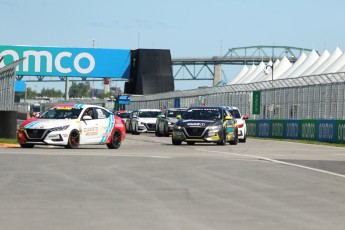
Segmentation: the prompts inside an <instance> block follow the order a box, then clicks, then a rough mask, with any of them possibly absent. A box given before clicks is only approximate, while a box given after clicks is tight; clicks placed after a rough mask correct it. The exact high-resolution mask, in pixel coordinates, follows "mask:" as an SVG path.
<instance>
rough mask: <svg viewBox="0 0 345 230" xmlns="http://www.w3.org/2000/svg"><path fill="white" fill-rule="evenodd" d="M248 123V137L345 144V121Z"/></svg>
mask: <svg viewBox="0 0 345 230" xmlns="http://www.w3.org/2000/svg"><path fill="white" fill-rule="evenodd" d="M246 122H247V134H248V136H253V137H264V138H277V139H278V138H279V139H296V140H313V141H320V142H330V143H341V144H345V120H339V119H289V120H284V119H260V120H247V121H246Z"/></svg>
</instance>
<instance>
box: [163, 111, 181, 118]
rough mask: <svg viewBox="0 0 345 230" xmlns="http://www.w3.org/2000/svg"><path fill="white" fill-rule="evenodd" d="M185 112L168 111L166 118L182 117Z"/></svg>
mask: <svg viewBox="0 0 345 230" xmlns="http://www.w3.org/2000/svg"><path fill="white" fill-rule="evenodd" d="M184 112H185V110H174V111H172V110H169V111H168V113H167V117H176V116H177V115H182V114H183V113H184Z"/></svg>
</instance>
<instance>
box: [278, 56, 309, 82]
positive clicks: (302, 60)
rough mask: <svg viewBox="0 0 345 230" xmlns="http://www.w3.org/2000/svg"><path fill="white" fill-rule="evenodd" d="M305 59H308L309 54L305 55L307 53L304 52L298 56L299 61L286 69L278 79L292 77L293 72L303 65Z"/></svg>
mask: <svg viewBox="0 0 345 230" xmlns="http://www.w3.org/2000/svg"><path fill="white" fill-rule="evenodd" d="M305 59H307V55H305V53H302V54H301V56H299V57H298V59H297V61H296V62H295V63H294V64H293V65H292V66H291V67H290V68H289V69H288V70H286V71H285V73H284V74H282V75H281V76H280V77H279V78H278V79H284V78H290V77H292V76H291V74H292V73H293V72H294V71H295V70H296V69H298V67H300V66H301V65H302V63H303V62H304V61H305Z"/></svg>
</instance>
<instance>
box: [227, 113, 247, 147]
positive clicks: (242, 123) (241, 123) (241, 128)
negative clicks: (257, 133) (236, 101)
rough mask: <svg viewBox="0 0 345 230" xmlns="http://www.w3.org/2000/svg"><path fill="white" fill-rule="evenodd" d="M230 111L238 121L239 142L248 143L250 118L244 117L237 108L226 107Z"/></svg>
mask: <svg viewBox="0 0 345 230" xmlns="http://www.w3.org/2000/svg"><path fill="white" fill-rule="evenodd" d="M226 107H227V108H228V110H229V111H230V113H231V115H232V117H233V118H235V119H236V123H237V128H238V141H239V142H246V141H247V124H246V120H247V119H248V118H249V117H248V116H246V115H242V114H241V112H240V110H239V109H238V108H237V107H233V106H226Z"/></svg>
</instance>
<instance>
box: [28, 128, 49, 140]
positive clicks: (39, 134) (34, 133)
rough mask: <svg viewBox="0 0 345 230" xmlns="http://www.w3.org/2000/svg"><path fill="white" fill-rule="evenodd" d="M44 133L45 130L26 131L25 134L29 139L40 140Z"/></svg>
mask: <svg viewBox="0 0 345 230" xmlns="http://www.w3.org/2000/svg"><path fill="white" fill-rule="evenodd" d="M45 131H46V130H45V129H27V130H26V133H27V134H28V137H29V138H30V139H41V138H42V137H43V135H44V133H45Z"/></svg>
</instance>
